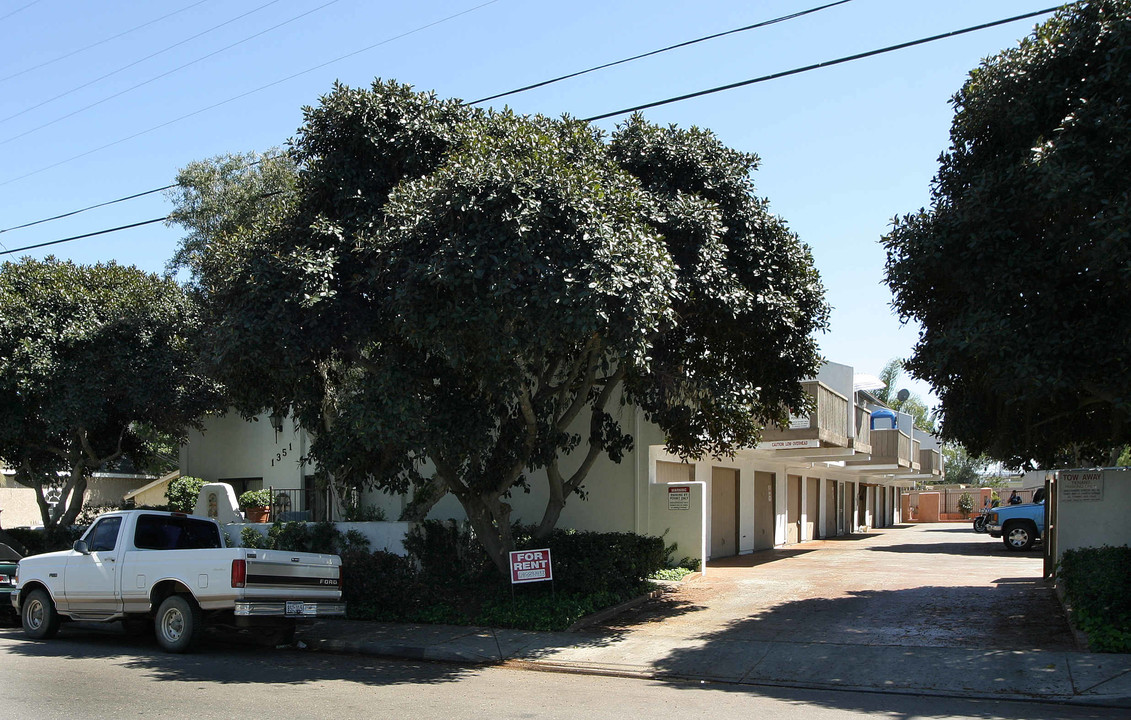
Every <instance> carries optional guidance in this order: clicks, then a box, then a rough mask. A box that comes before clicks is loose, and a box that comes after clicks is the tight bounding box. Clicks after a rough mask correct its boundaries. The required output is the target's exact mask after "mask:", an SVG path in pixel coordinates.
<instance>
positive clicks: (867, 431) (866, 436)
mask: <svg viewBox="0 0 1131 720" xmlns="http://www.w3.org/2000/svg"><path fill="white" fill-rule="evenodd" d="M853 409H854V410H855V412H854V413H853V415H854V416H855V418H856V437H854V438H853V439H852V449H853V450H855V451H856V452H859V453H870V452H872V413H871V412H870V411H869V410H868V408H866V407H864V406H863V405H856V406H854V408H853Z"/></svg>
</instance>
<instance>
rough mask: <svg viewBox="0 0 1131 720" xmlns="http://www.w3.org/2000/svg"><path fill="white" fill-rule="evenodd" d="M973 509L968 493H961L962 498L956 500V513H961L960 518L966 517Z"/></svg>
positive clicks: (972, 501) (972, 502)
mask: <svg viewBox="0 0 1131 720" xmlns="http://www.w3.org/2000/svg"><path fill="white" fill-rule="evenodd" d="M973 509H974V498H973V497H971V496H970V493H968V492H964V493H962V497H960V498H958V512H960V513H962V517H966V516H968V515H969V514H970V511H971V510H973Z"/></svg>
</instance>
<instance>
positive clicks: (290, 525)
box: [267, 520, 310, 552]
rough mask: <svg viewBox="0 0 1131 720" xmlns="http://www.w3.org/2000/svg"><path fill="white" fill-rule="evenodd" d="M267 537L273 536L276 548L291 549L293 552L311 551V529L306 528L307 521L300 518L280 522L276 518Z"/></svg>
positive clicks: (273, 545) (273, 544) (272, 539)
mask: <svg viewBox="0 0 1131 720" xmlns="http://www.w3.org/2000/svg"><path fill="white" fill-rule="evenodd" d="M267 537H269V538H271V541H272V547H274V548H275V549H276V550H290V551H292V552H309V551H310V531H309V530H307V528H306V523H304V522H300V521H298V520H292V521H290V522H280V521H278V520H276V521H275V522H273V523H271V528H270V529H269V530H268V531H267Z"/></svg>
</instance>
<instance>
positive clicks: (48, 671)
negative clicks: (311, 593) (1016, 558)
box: [0, 626, 1127, 720]
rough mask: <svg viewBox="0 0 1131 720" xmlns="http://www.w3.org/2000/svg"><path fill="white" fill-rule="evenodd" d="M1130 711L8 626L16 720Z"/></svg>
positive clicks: (3, 655)
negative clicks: (44, 635) (40, 636)
mask: <svg viewBox="0 0 1131 720" xmlns="http://www.w3.org/2000/svg"><path fill="white" fill-rule="evenodd" d="M1126 712H1127V711H1126V710H1125V709H1124V710H1120V709H1103V708H1084V707H1069V706H1061V705H1050V704H1040V703H1024V702H997V701H976V700H964V699H960V698H938V697H927V698H920V697H914V696H906V695H888V694H881V693H859V692H831V691H813V690H798V689H789V688H753V687H742V686H734V685H711V684H679V683H670V682H654V681H648V680H636V679H626V678H614V677H594V676H590V675H577V674H563V673H547V672H531V671H524V670H517V669H511V668H506V667H501V668H500V667H496V668H468V667H457V666H451V665H444V664H439V663H419V662H402V661H392V660H381V659H375V658H370V657H360V656H342V655H328V654H320V653H313V652H304V651H302V650H276V649H270V648H260V647H251V646H246V645H233V644H229V643H220V642H216V641H210V642H206V643H205V645H204V647H203V648H202V652H200V653H196V654H191V655H166V654H163V653H161V652H160V651H158V650H157V648H156V646H155V645H154V644H153V641H152V640H147V639H138V638H130V637H126V636H125V635H123V634H121V633H119V632H117V631H116V630H115V629H114V628H112V627H110V628H108V629H98V628H90V627H86V626H72V627H69V628H67V630H66V631H65V632H64V633H63V634H60V635H59V636H58V637H57V638H55V639H54V640H51V641H48V642H42V643H39V642H31V641H28V640H25V639H24V638H23V637H22V635H21V634H20V632H19V631H18V630H9V629H0V713H2V714H3V716H4V717H11V718H27V717H34V718H42V719H50V718H67V719H69V720H73V719H80V720H82V719H85V718H92V719H93V718H99V719H104V718H126V717H131V718H132V717H146V718H164V717H170V718H172V717H176V718H184V717H186V716H189V717H193V718H200V719H201V720H211V719H212V718H264V717H267V718H272V719H273V720H281V719H283V718H311V717H331V716H332V717H340V718H354V717H386V718H388V717H393V718H398V717H412V718H414V719H418V720H432V719H437V720H440V719H442V720H459V719H461V718H475V719H476V720H479V719H481V718H490V719H491V720H495V719H503V718H578V717H585V718H586V719H587V720H626V719H628V718H649V719H655V720H666V719H668V718H671V719H672V720H675V719H677V718H678V719H679V720H686V719H687V718H689V717H726V716H733V717H757V718H760V719H761V720H776V719H778V718H798V717H804V718H806V720H827V719H832V718H860V717H876V716H881V717H889V718H972V717H973V718H1018V719H1022V718H1023V719H1025V720H1045V719H1048V720H1053V719H1054V718H1055V719H1064V720H1075V719H1076V718H1124V717H1126Z"/></svg>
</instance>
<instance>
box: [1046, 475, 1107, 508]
mask: <svg viewBox="0 0 1131 720" xmlns="http://www.w3.org/2000/svg"><path fill="white" fill-rule="evenodd" d="M1057 483H1058V485H1059V488H1058V490H1057V499H1058V500H1061V501H1063V502H1088V501H1096V500H1103V499H1104V474H1103V473H1102V472H1062V473H1059V474H1058V475H1057Z"/></svg>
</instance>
